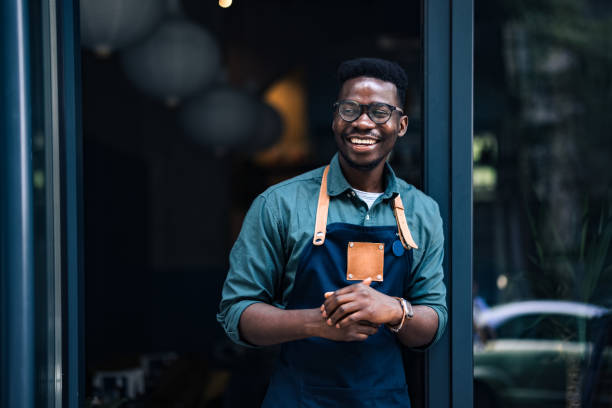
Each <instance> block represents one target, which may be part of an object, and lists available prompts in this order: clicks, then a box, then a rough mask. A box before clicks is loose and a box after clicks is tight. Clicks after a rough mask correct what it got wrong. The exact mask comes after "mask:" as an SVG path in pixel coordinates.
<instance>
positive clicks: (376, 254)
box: [346, 242, 385, 282]
mask: <svg viewBox="0 0 612 408" xmlns="http://www.w3.org/2000/svg"><path fill="white" fill-rule="evenodd" d="M384 265H385V244H382V243H380V242H349V243H348V247H347V257H346V280H349V281H356V280H358V281H361V280H364V279H367V278H372V280H373V281H378V282H382V281H383V267H384Z"/></svg>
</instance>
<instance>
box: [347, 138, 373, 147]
mask: <svg viewBox="0 0 612 408" xmlns="http://www.w3.org/2000/svg"><path fill="white" fill-rule="evenodd" d="M351 143H353V144H361V145H373V144H374V143H376V140H373V139H359V138H357V137H352V138H351Z"/></svg>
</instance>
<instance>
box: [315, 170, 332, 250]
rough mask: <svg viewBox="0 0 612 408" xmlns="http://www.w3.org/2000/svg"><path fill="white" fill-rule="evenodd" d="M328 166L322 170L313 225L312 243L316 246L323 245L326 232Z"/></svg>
mask: <svg viewBox="0 0 612 408" xmlns="http://www.w3.org/2000/svg"><path fill="white" fill-rule="evenodd" d="M328 172H329V165H328V166H327V167H325V170H323V178H322V179H321V189H320V190H319V203H318V204H317V221H316V223H315V232H314V237H313V238H312V243H313V244H314V245H316V246H320V245H323V243H324V242H325V232H326V230H327V211H328V210H329V194H327V173H328Z"/></svg>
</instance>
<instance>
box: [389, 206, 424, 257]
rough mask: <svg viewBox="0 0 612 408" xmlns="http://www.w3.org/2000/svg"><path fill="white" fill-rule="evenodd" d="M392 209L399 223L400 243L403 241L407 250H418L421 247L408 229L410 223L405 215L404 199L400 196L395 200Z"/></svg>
mask: <svg viewBox="0 0 612 408" xmlns="http://www.w3.org/2000/svg"><path fill="white" fill-rule="evenodd" d="M392 207H393V214H394V215H395V220H396V222H397V232H398V235H399V238H400V241H402V245H403V246H404V248H406V249H410V248H408V247H412V248H414V249H418V248H419V247H418V246H417V244H416V243H415V242H414V240H413V239H412V234H411V233H410V228H408V222H407V221H406V214H405V213H404V203H402V199H401V197H400V195H399V194H398V195H397V196H396V197H395V199H394V200H393V203H392Z"/></svg>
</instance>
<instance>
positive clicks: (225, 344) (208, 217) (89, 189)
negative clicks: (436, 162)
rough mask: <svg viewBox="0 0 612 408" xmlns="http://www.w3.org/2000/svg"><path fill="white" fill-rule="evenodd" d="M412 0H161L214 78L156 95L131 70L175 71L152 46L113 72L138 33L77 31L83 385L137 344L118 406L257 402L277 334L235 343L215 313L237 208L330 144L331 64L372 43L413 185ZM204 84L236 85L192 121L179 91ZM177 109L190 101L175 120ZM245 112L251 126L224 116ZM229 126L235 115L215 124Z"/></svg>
mask: <svg viewBox="0 0 612 408" xmlns="http://www.w3.org/2000/svg"><path fill="white" fill-rule="evenodd" d="M419 3H420V2H391V3H387V2H374V1H369V0H352V1H346V0H341V1H334V2H318V1H310V2H306V1H279V0H274V1H264V2H262V1H254V0H236V1H235V2H234V4H232V5H231V7H228V8H221V7H220V6H219V4H217V3H216V2H213V1H211V2H202V1H196V0H184V1H182V2H180V3H177V2H170V3H168V4H174V6H173V7H174V8H173V13H174V15H172V16H171V17H168V11H165V12H164V13H166V14H165V15H164V16H162V17H161V18H160V19H159V22H157V23H156V24H157V25H156V26H155V27H154V29H153V31H155V29H157V28H159V27H160V26H162V25H163V24H164V23H165V21H167V20H169V19H174V20H177V19H182V20H183V21H185V20H186V21H189V22H191V23H192V24H197V25H198V26H199V27H200V28H201V29H203V30H205V31H206V32H207V33H208V35H209V37H210V38H212V39H214V43H215V44H216V46H217V48H218V50H219V55H220V66H219V67H218V68H219V69H218V72H216V73H215V74H214V78H213V79H212V80H211V81H209V83H207V84H206V85H200V86H199V87H198V88H197V89H193V90H189V91H188V92H183V93H182V94H180V95H179V97H176V96H177V95H171V94H168V95H165V97H163V95H162V97H160V93H159V92H157V91H155V89H154V85H151V88H150V89H149V90H147V89H144V90H143V88H142V81H141V82H138V75H140V76H141V77H147V78H148V77H154V76H155V75H158V76H159V75H162V76H163V75H166V78H165V79H166V80H167V81H168V82H172V81H175V83H176V84H179V85H180V86H182V85H181V83H180V81H181V80H183V83H187V82H189V78H186V76H188V75H191V74H190V70H189V69H188V68H185V69H183V70H182V71H181V70H175V71H163V70H162V71H159V70H160V69H161V68H159V67H158V66H157V64H156V63H155V62H151V61H155V58H154V57H153V56H151V60H150V61H147V62H146V63H144V64H141V68H140V69H141V70H142V71H141V72H140V73H137V74H136V78H134V73H133V72H132V73H131V74H127V73H126V72H127V71H128V70H129V69H127V68H126V64H128V63H126V61H127V60H129V59H130V53H136V52H137V51H136V49H137V48H138V47H140V46H141V44H143V43H144V42H146V41H147V38H149V37H147V36H145V37H143V38H141V39H140V40H139V41H137V42H134V43H132V44H129V45H128V46H125V47H123V48H121V49H116V50H110V52H109V51H108V50H101V49H97V50H95V49H93V48H92V47H90V46H86V45H84V46H83V49H82V55H81V58H82V60H81V65H82V67H81V68H82V70H81V76H82V101H83V112H82V113H83V140H84V147H83V149H84V189H85V197H84V205H85V208H84V214H85V274H86V296H85V302H86V313H85V323H86V331H85V342H86V343H85V344H86V368H87V374H88V375H87V379H86V381H87V382H86V387H87V398H88V399H92V398H94V397H95V398H98V400H100V401H103V402H105V403H109V402H112V401H116V400H117V399H121V398H124V397H130V395H128V391H127V390H126V387H127V386H126V385H125V384H123V385H120V386H117V385H116V384H115V383H113V384H114V385H113V384H110V385H109V384H108V381H101V380H100V381H98V380H96V379H97V378H99V374H100V373H104V372H106V373H108V372H113V371H121V370H123V371H129V370H130V369H132V368H134V367H141V366H142V365H143V364H145V363H143V359H144V360H146V361H149V362H150V363H146V364H149V366H150V365H151V364H153V365H155V367H154V368H150V367H149V370H148V372H147V378H146V381H145V387H144V391H145V392H144V394H139V396H138V397H137V398H129V401H127V402H126V403H125V404H124V405H123V406H134V407H137V406H147V407H149V406H151V407H157V406H159V407H162V406H164V407H174V406H176V407H179V406H181V407H191V406H193V407H196V406H197V407H208V406H210V407H213V406H214V407H217V406H218V407H221V406H224V407H237V406H240V407H256V406H259V404H260V402H261V400H262V398H263V395H264V393H265V389H266V384H267V378H268V375H269V373H270V371H271V368H272V364H273V363H272V362H273V359H274V356H275V352H276V350H275V348H268V349H245V348H242V347H239V346H235V345H233V344H232V343H231V342H230V341H229V340H228V339H227V337H226V336H225V334H224V333H223V330H222V328H221V327H220V325H219V324H218V323H217V322H216V319H215V314H216V312H217V308H218V302H219V299H220V293H221V286H222V284H223V280H224V278H225V274H226V273H227V269H228V254H229V250H230V249H231V246H232V243H233V241H234V239H235V238H236V236H237V234H238V232H239V229H240V225H241V220H242V217H243V216H244V214H245V212H246V211H247V209H248V207H249V205H250V203H251V201H252V200H253V199H254V198H255V197H256V196H257V194H259V193H260V192H262V191H264V190H265V189H266V188H267V187H268V186H270V185H272V184H274V183H276V182H278V181H281V180H283V179H286V178H289V177H292V176H294V175H297V174H299V173H301V172H303V171H305V170H309V169H312V168H315V167H318V166H321V165H324V164H326V163H327V162H328V161H329V160H330V158H331V157H332V155H333V153H334V152H335V146H334V142H333V138H332V137H331V129H330V123H331V113H332V112H331V105H332V103H333V102H334V101H335V95H336V92H337V90H338V87H337V84H336V80H335V72H336V68H337V66H338V64H339V63H340V62H341V61H343V60H345V59H348V58H354V57H361V56H372V57H383V58H387V59H391V60H395V61H397V62H399V63H400V64H401V65H402V66H403V67H404V68H405V69H406V70H407V71H408V73H409V75H410V79H411V81H412V83H411V86H410V90H409V95H408V100H407V101H406V108H407V110H408V115H409V117H410V127H409V133H408V137H404V138H403V140H402V141H401V143H399V144H398V146H397V149H396V151H395V153H394V155H393V157H392V159H391V160H392V163H393V166H394V169H395V170H396V172H397V173H398V174H399V176H400V177H402V178H404V179H405V180H407V181H409V182H411V183H413V184H415V185H416V186H420V184H421V163H420V156H421V145H422V143H421V128H420V115H421V109H420V106H421V82H422V74H421V72H422V67H421V55H422V51H421V40H420V35H421V23H420V22H421V10H420V4H419ZM177 5H178V7H177ZM83 7H87V6H86V4H85V3H84V2H83V3H82V4H81V8H82V9H83ZM81 12H82V14H81V24H82V25H83V24H87V21H86V20H84V19H83V10H81ZM364 15H367V16H368V19H367V24H366V23H364V20H363V19H362V18H361V17H362V16H364ZM137 18H139V17H136V16H135V17H134V19H137ZM140 18H142V16H140ZM151 36H152V34H151ZM141 48H142V47H141ZM151 49H152V48H151V47H149V52H153V53H154V52H155V50H153V51H151ZM166 50H167V47H166ZM211 52H212V51H211ZM204 57H206V56H204ZM163 58H168V59H171V60H173V61H175V62H176V64H177V65H181V64H183V65H186V66H188V67H189V66H190V64H194V65H196V66H197V64H199V63H200V62H201V61H198V59H197V58H196V57H194V55H193V53H190V52H184V53H183V54H180V55H179V54H173V53H169V54H168V55H166V56H164V57H163ZM180 58H184V59H185V60H184V61H181V60H180ZM210 58H212V57H210ZM133 59H134V58H132V60H133ZM160 65H161V64H160ZM156 69H158V71H155V70H156ZM153 71H155V72H157V73H156V74H155V75H153V74H152V73H151V72H153ZM160 72H161V73H160ZM172 75H175V76H178V77H177V78H174V77H171V76H172ZM181 75H185V77H183V78H181ZM163 79H164V78H162V80H161V81H162V82H163ZM158 80H159V78H158ZM139 83H140V85H139ZM179 85H177V86H179ZM180 86H179V87H180ZM216 89H231V90H232V91H233V92H235V93H238V94H240V95H242V96H243V98H242V99H241V100H238V101H236V104H235V106H232V105H231V104H230V105H229V106H228V108H227V109H229V113H225V116H223V118H224V120H225V122H223V121H221V122H219V121H217V122H215V121H212V122H210V123H205V122H206V119H205V118H206V116H205V115H206V105H197V104H196V105H193V103H194V101H196V100H197V99H198V98H202V97H205V95H210V92H212V90H216ZM156 92H157V93H156ZM207 92H208V94H207ZM244 100H249V101H251V102H252V105H253V106H245V104H244V103H243V102H244ZM264 102H265V104H267V106H272V107H273V108H274V109H275V113H274V114H273V115H272V116H270V117H271V120H270V122H269V123H268V124H265V123H264V122H265V118H264V119H262V116H259V115H258V114H257V113H258V112H261V111H257V110H256V109H260V107H261V105H262V104H263V103H264ZM257 104H259V105H257ZM256 105H257V106H256ZM190 106H195V108H190ZM202 106H204V107H202ZM208 107H209V109H212V108H210V105H208ZM189 109H191V112H194V111H195V112H196V114H195V115H194V114H192V116H191V119H187V120H186V119H185V115H186V114H185V112H186V111H188V110H189ZM254 113H255V120H254V121H253V124H254V126H251V127H250V128H248V127H244V126H243V128H240V126H234V128H232V126H233V124H234V123H238V124H244V123H245V122H247V121H248V120H247V118H248V117H253V115H254ZM194 117H195V119H193V118H194ZM202 118H204V119H202ZM189 120H192V122H193V120H196V121H198V120H199V121H200V122H198V123H196V125H195V127H196V129H195V130H194V128H193V127H191V128H190V127H189V126H190V125H189V124H187V125H185V123H186V122H189ZM206 126H208V128H207V127H206ZM227 128H230V129H233V130H229V131H228V132H230V133H231V135H229V136H227V138H226V135H225V134H224V133H223V132H224V131H225V130H226V129H227ZM202 129H209V130H210V135H216V137H217V139H215V138H214V137H211V138H210V139H207V133H206V131H203V130H202ZM262 129H263V130H262ZM232 132H233V133H232ZM229 137H232V138H233V139H232V140H231V143H230V142H229V141H228V140H229V139H228V138H229ZM408 353H410V355H409V358H407V359H406V361H407V362H408V363H406V367H407V372H408V375H409V378H410V379H411V381H410V382H409V384H411V396H412V399H413V401H412V403H413V406H415V407H419V406H422V403H423V401H422V395H423V394H422V390H423V383H422V377H423V376H422V375H421V374H422V370H423V359H422V354H419V353H416V352H414V353H412V352H408ZM117 384H118V383H117Z"/></svg>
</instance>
